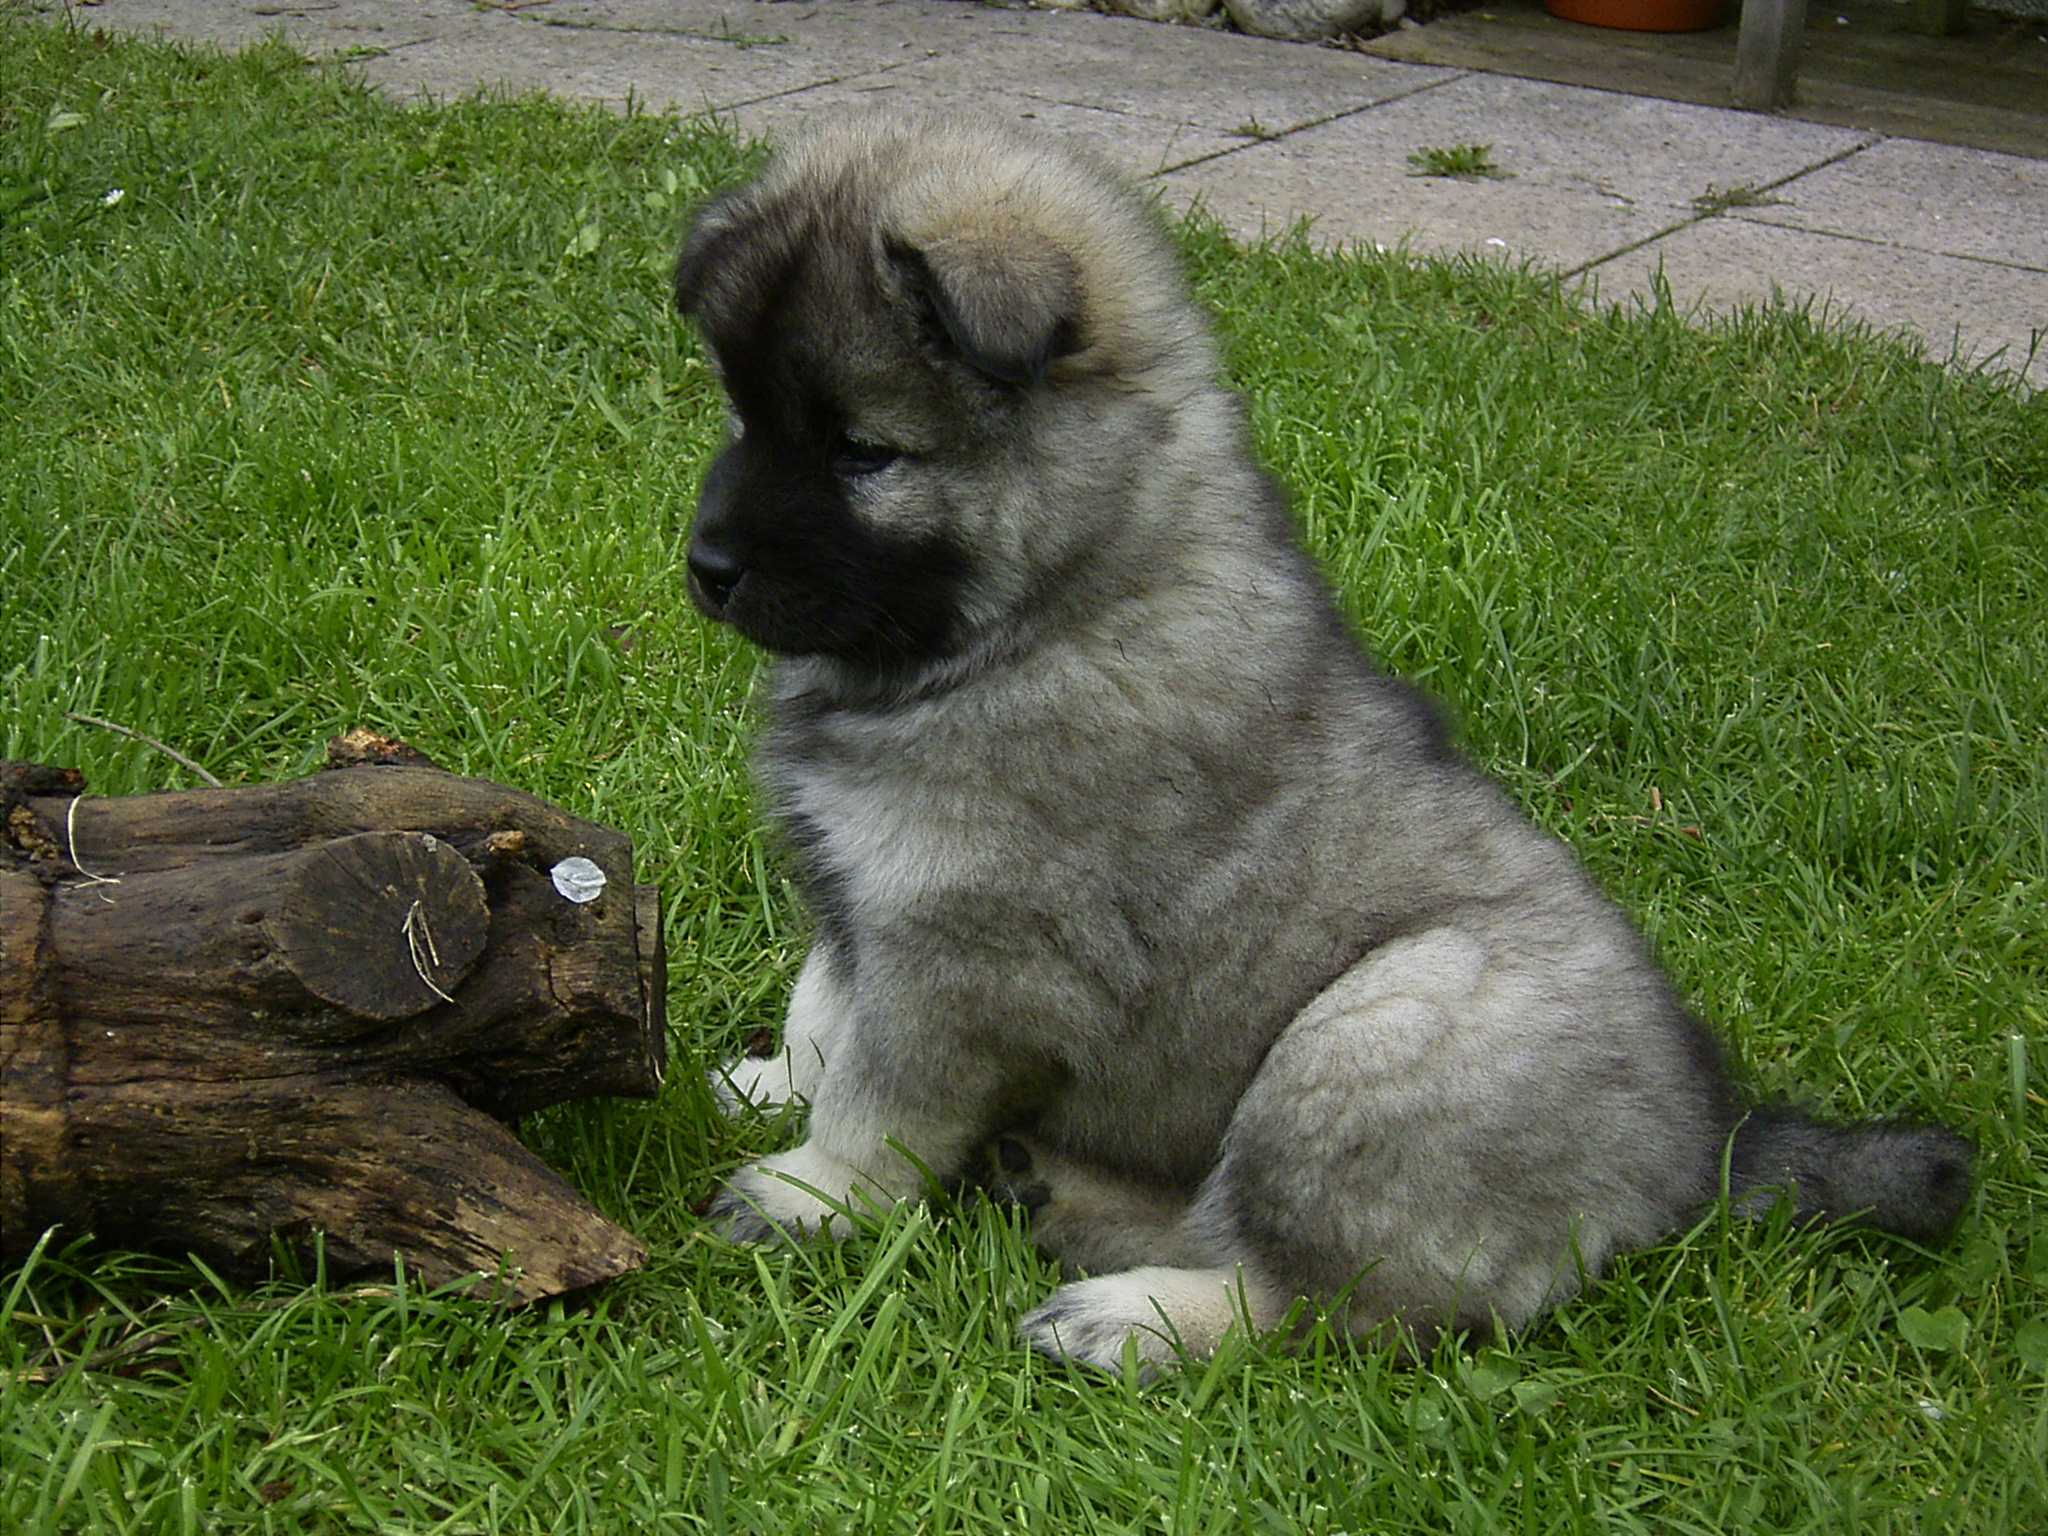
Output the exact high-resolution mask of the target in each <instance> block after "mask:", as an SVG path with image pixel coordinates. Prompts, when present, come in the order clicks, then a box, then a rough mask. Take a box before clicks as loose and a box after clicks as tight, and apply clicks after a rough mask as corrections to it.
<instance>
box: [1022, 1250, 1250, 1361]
mask: <svg viewBox="0 0 2048 1536" xmlns="http://www.w3.org/2000/svg"><path fill="white" fill-rule="evenodd" d="M1281 1310H1282V1309H1281V1307H1280V1305H1279V1298H1277V1297H1276V1296H1275V1295H1274V1294H1273V1293H1272V1292H1271V1291H1269V1290H1267V1289H1266V1287H1264V1286H1263V1285H1261V1284H1259V1283H1258V1282H1257V1281H1255V1280H1253V1279H1251V1278H1250V1277H1249V1276H1247V1275H1246V1274H1245V1273H1244V1272H1243V1271H1242V1270H1241V1269H1239V1268H1238V1267H1237V1266H1235V1265H1231V1266H1227V1267H1217V1268H1213V1269H1174V1268H1169V1267H1166V1266H1163V1265H1151V1266H1147V1267H1145V1268H1143V1269H1127V1270H1124V1271H1122V1272H1121V1273H1119V1274H1114V1275H1100V1276H1097V1277H1096V1278H1095V1279H1092V1280H1076V1281H1075V1282H1074V1283H1073V1284H1071V1285H1063V1286H1061V1287H1060V1288H1059V1289H1058V1290H1056V1291H1054V1292H1053V1293H1052V1295H1050V1296H1048V1297H1047V1298H1046V1299H1045V1300H1044V1301H1043V1302H1042V1303H1040V1304H1039V1305H1038V1306H1037V1307H1035V1308H1034V1309H1033V1310H1031V1311H1029V1312H1027V1313H1025V1314H1024V1317H1023V1320H1022V1321H1021V1322H1019V1323H1018V1325H1017V1327H1018V1330H1019V1331H1020V1332H1021V1333H1022V1334H1023V1335H1024V1339H1025V1342H1026V1343H1028V1344H1029V1345H1030V1346H1031V1347H1032V1348H1033V1349H1035V1350H1037V1351H1039V1352H1040V1353H1041V1354H1046V1355H1050V1356H1052V1357H1053V1359H1055V1360H1072V1361H1075V1362H1076V1363H1078V1364H1081V1365H1089V1366H1093V1367H1095V1368H1096V1369H1097V1370H1101V1371H1115V1370H1119V1369H1121V1368H1122V1365H1123V1358H1124V1349H1125V1347H1126V1345H1128V1346H1129V1347H1130V1348H1131V1349H1133V1350H1134V1351H1135V1352H1136V1354H1137V1357H1138V1360H1139V1362H1140V1363H1141V1364H1142V1365H1143V1367H1144V1368H1145V1374H1146V1375H1148V1376H1150V1375H1153V1374H1156V1373H1157V1369H1158V1367H1160V1366H1163V1365H1167V1364H1170V1363H1171V1362H1173V1361H1174V1360H1176V1359H1178V1358H1180V1357H1181V1356H1183V1355H1185V1356H1187V1357H1189V1358H1191V1359H1200V1358H1203V1357H1206V1356H1208V1355H1212V1354H1214V1353H1215V1352H1216V1346H1217V1345H1218V1344H1219V1343H1221V1342H1222V1339H1223V1335H1224V1334H1225V1333H1227V1332H1229V1331H1230V1329H1231V1327H1232V1326H1233V1325H1242V1326H1247V1327H1249V1328H1250V1329H1251V1330H1252V1331H1254V1332H1258V1331H1262V1330H1264V1329H1267V1328H1270V1327H1272V1326H1273V1324H1274V1323H1275V1322H1277V1321H1279V1317H1280V1313H1281Z"/></svg>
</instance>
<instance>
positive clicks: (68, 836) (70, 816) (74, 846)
mask: <svg viewBox="0 0 2048 1536" xmlns="http://www.w3.org/2000/svg"><path fill="white" fill-rule="evenodd" d="M84 798H85V796H83V795H73V796H72V797H71V804H70V806H69V807H68V808H67V809H66V810H65V812H64V851H65V852H66V853H67V854H69V855H70V856H71V867H72V868H73V869H75V870H77V871H78V872H79V873H80V874H81V875H83V876H85V878H86V879H88V880H90V881H91V882H92V883H93V884H94V885H119V884H120V883H121V877H120V876H119V875H96V874H94V873H93V872H92V871H91V870H89V869H87V868H86V867H85V866H84V865H83V864H81V863H79V862H78V802H79V801H81V800H83V799H84Z"/></svg>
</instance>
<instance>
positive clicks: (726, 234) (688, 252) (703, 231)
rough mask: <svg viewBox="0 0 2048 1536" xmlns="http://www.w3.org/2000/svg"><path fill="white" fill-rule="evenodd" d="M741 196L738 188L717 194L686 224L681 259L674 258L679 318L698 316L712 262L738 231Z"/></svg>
mask: <svg viewBox="0 0 2048 1536" xmlns="http://www.w3.org/2000/svg"><path fill="white" fill-rule="evenodd" d="M745 192H746V189H745V188H744V187H741V188H737V189H735V190H733V191H730V192H722V193H720V194H719V195H718V196H717V197H714V198H713V199H711V201H710V202H708V203H706V204H704V206H703V207H701V208H699V209H698V210H697V213H696V216H695V217H694V218H692V219H691V220H690V232H689V233H688V234H687V235H685V236H684V237H683V252H682V255H681V256H679V257H677V258H676V308H677V309H678V310H680V311H681V312H682V313H683V314H686V315H694V314H696V313H697V312H698V309H699V306H700V305H701V304H702V302H703V299H704V287H705V283H706V280H707V279H708V277H709V275H710V272H711V270H712V267H713V266H714V264H715V258H716V256H717V254H718V253H719V252H720V251H722V250H724V249H725V248H726V246H727V244H728V241H729V239H730V237H731V236H732V235H733V234H734V232H735V231H737V230H738V228H739V225H740V216H739V206H738V205H739V203H740V200H741V198H742V197H743V196H744V195H745Z"/></svg>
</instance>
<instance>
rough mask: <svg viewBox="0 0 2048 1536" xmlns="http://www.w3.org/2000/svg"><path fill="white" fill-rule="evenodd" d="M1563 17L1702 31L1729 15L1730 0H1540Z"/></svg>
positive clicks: (1633, 28) (1636, 28)
mask: <svg viewBox="0 0 2048 1536" xmlns="http://www.w3.org/2000/svg"><path fill="white" fill-rule="evenodd" d="M1543 8H1544V9H1545V10H1546V11H1548V12H1550V14H1551V15H1553V16H1561V17H1563V18H1564V19H1565V20H1566V21H1582V22H1584V23H1585V24H1586V25H1588V26H1592V27H1619V28H1621V29H1622V30H1623V31H1627V32H1705V31H1707V30H1708V29H1710V28H1712V27H1718V26H1720V25H1721V23H1722V22H1724V21H1726V20H1727V19H1728V14H1729V12H1730V11H1731V10H1732V9H1733V7H1732V6H1731V5H1730V4H1729V0H1543Z"/></svg>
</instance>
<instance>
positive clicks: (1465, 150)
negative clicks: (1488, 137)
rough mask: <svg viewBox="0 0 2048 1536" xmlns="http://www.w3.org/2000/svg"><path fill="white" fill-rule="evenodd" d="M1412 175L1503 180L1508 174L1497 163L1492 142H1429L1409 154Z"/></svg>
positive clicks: (1467, 179)
mask: <svg viewBox="0 0 2048 1536" xmlns="http://www.w3.org/2000/svg"><path fill="white" fill-rule="evenodd" d="M1408 163H1409V164H1410V165H1411V166H1413V167H1414V169H1413V170H1411V171H1410V172H1409V173H1408V174H1409V175H1411V176H1443V177H1448V178H1450V179H1452V180H1455V181H1499V180H1503V179H1505V178H1506V176H1507V174H1508V173H1507V172H1506V171H1504V170H1502V169H1501V168H1500V167H1499V166H1498V165H1495V164H1494V162H1493V146H1492V145H1491V144H1441V145H1440V144H1425V145H1424V146H1423V147H1422V148H1420V149H1418V150H1416V151H1415V152H1414V153H1413V154H1411V155H1409V157H1408Z"/></svg>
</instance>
